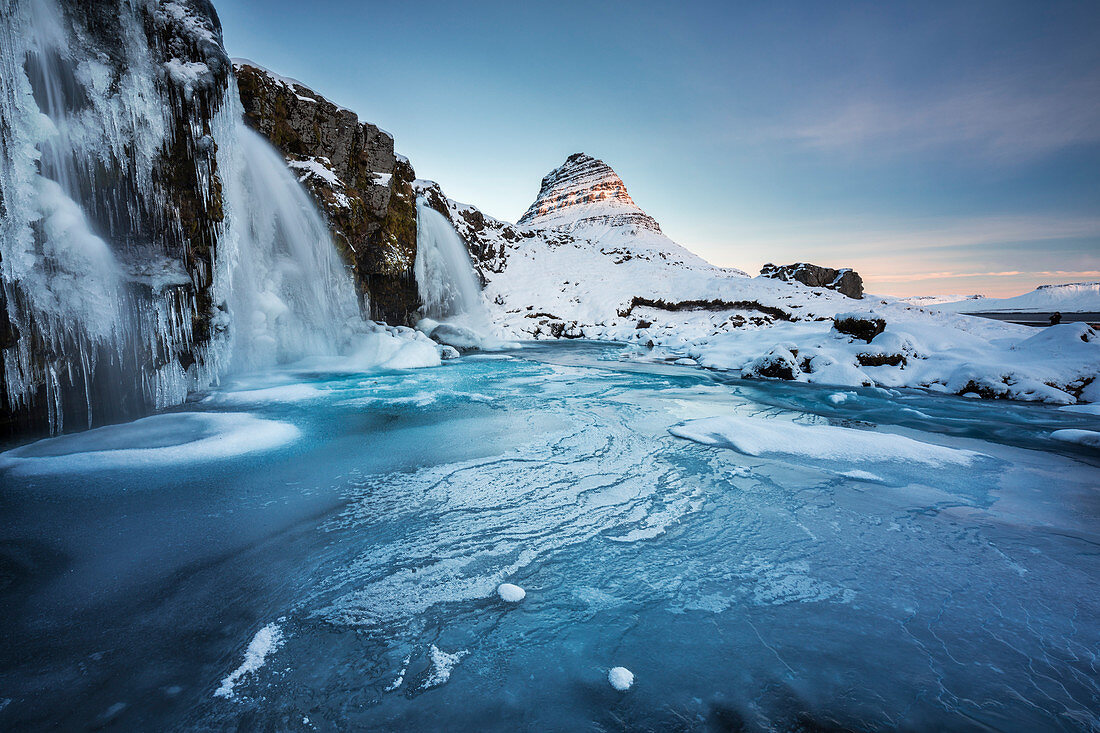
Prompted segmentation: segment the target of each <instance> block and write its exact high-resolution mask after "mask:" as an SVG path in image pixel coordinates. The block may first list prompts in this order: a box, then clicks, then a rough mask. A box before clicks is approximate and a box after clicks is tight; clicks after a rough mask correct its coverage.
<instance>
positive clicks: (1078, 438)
mask: <svg viewBox="0 0 1100 733" xmlns="http://www.w3.org/2000/svg"><path fill="white" fill-rule="evenodd" d="M1050 437H1052V438H1054V439H1055V440H1060V441H1062V442H1063V443H1076V444H1077V445H1083V446H1086V447H1088V448H1100V432H1097V431H1095V430H1077V429H1074V428H1066V429H1064V430H1055V431H1054V432H1053V433H1051V434H1050Z"/></svg>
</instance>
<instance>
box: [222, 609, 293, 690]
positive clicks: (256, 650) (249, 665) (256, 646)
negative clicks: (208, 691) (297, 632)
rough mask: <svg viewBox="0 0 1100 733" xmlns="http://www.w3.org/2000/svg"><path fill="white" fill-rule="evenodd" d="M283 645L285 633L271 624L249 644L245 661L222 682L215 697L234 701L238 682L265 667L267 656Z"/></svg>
mask: <svg viewBox="0 0 1100 733" xmlns="http://www.w3.org/2000/svg"><path fill="white" fill-rule="evenodd" d="M282 643H283V631H282V629H280V628H279V625H278V624H276V623H270V624H268V625H267V626H264V627H263V628H262V629H260V630H259V631H257V632H256V635H255V636H253V637H252V641H250V642H249V643H248V648H247V649H245V652H244V661H243V662H241V666H239V667H237V668H236V669H235V670H233V671H232V672H231V673H230V674H229V675H228V676H227V677H226V678H225V679H223V680H222V683H221V685H219V686H218V689H217V690H215V691H214V697H224V698H225V699H227V700H231V699H233V697H234V693H233V688H234V687H235V686H236V684H237V682H239V681H240V679H241V678H242V677H244V676H245V675H247V674H251V673H252V672H255V671H256V670H258V669H259V668H260V667H262V666H264V661H265V660H266V659H267V655H269V654H271V653H272V652H273V651H275V650H276V649H278V648H279V646H280V645H282Z"/></svg>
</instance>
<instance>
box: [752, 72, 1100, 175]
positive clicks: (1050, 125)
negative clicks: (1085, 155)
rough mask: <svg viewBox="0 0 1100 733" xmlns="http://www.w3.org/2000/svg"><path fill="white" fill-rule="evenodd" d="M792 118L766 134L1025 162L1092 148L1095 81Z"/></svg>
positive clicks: (841, 146)
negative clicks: (949, 151) (1071, 149)
mask: <svg viewBox="0 0 1100 733" xmlns="http://www.w3.org/2000/svg"><path fill="white" fill-rule="evenodd" d="M796 116H797V119H789V120H787V121H785V122H782V123H780V124H777V125H775V126H773V127H771V128H770V129H768V130H767V132H766V134H767V135H769V136H772V137H774V138H777V139H781V140H787V141H792V142H796V143H801V144H803V145H806V146H808V147H812V148H817V149H820V150H825V151H837V152H849V151H851V152H866V153H871V154H875V155H884V154H885V155H895V154H903V153H913V152H922V151H928V150H933V149H952V150H962V151H963V152H964V153H965V154H968V155H980V156H983V157H987V158H996V159H1002V160H1009V161H1018V160H1028V159H1032V158H1035V157H1039V156H1043V155H1047V154H1049V153H1053V152H1056V151H1058V150H1063V149H1066V148H1069V147H1072V146H1076V145H1082V144H1095V143H1100V75H1097V74H1092V75H1088V76H1086V77H1084V78H1080V79H1074V80H1070V81H1067V82H1063V83H1059V84H1051V85H1048V86H1040V87H1036V88H1026V87H1021V86H1020V85H1019V83H1018V82H1014V81H1013V80H1001V81H1000V82H993V83H990V82H982V83H971V84H968V85H961V86H958V87H956V88H954V89H948V90H944V91H942V92H941V93H940V94H939V95H936V96H933V95H929V94H912V95H901V94H898V93H889V92H883V93H878V94H873V95H866V94H864V95H863V96H858V97H854V98H847V99H841V100H840V101H839V102H838V103H836V104H833V103H832V102H831V101H829V102H824V103H822V104H821V105H819V106H818V107H817V108H816V109H803V110H800V111H798V112H797V113H796ZM805 120H812V121H811V122H806V121H805Z"/></svg>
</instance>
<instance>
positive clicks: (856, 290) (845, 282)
mask: <svg viewBox="0 0 1100 733" xmlns="http://www.w3.org/2000/svg"><path fill="white" fill-rule="evenodd" d="M760 275H761V276H763V277H770V278H774V279H776V280H784V281H788V282H789V281H791V280H794V281H796V282H800V283H802V284H803V285H808V286H809V287H811V288H828V289H829V290H835V291H837V292H838V293H841V294H843V295H847V296H848V297H849V298H855V299H856V300H859V299H861V298H862V297H863V278H861V277H860V276H859V273H858V272H856V271H855V270H852V269H849V268H844V269H842V270H834V269H833V268H831V267H820V266H819V265H811V264H809V263H808V262H797V263H795V264H793V265H773V264H771V263H768V264H766V265H764V267H762V268H761V269H760Z"/></svg>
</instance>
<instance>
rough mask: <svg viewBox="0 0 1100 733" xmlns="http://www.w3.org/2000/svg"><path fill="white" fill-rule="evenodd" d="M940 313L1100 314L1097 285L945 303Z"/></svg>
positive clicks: (1042, 287)
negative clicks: (1051, 312) (1056, 312)
mask: <svg viewBox="0 0 1100 733" xmlns="http://www.w3.org/2000/svg"><path fill="white" fill-rule="evenodd" d="M936 308H938V309H939V310H945V311H951V312H952V313H996V312H998V311H1003V312H1006V313H1046V312H1050V311H1061V312H1063V313H1092V312H1097V311H1100V282H1086V283H1065V284H1063V285H1040V286H1039V287H1037V288H1035V289H1034V290H1032V291H1031V292H1030V293H1024V294H1023V295H1017V296H1014V297H1011V298H977V299H967V300H958V301H956V302H945V303H940V304H938V305H936Z"/></svg>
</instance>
